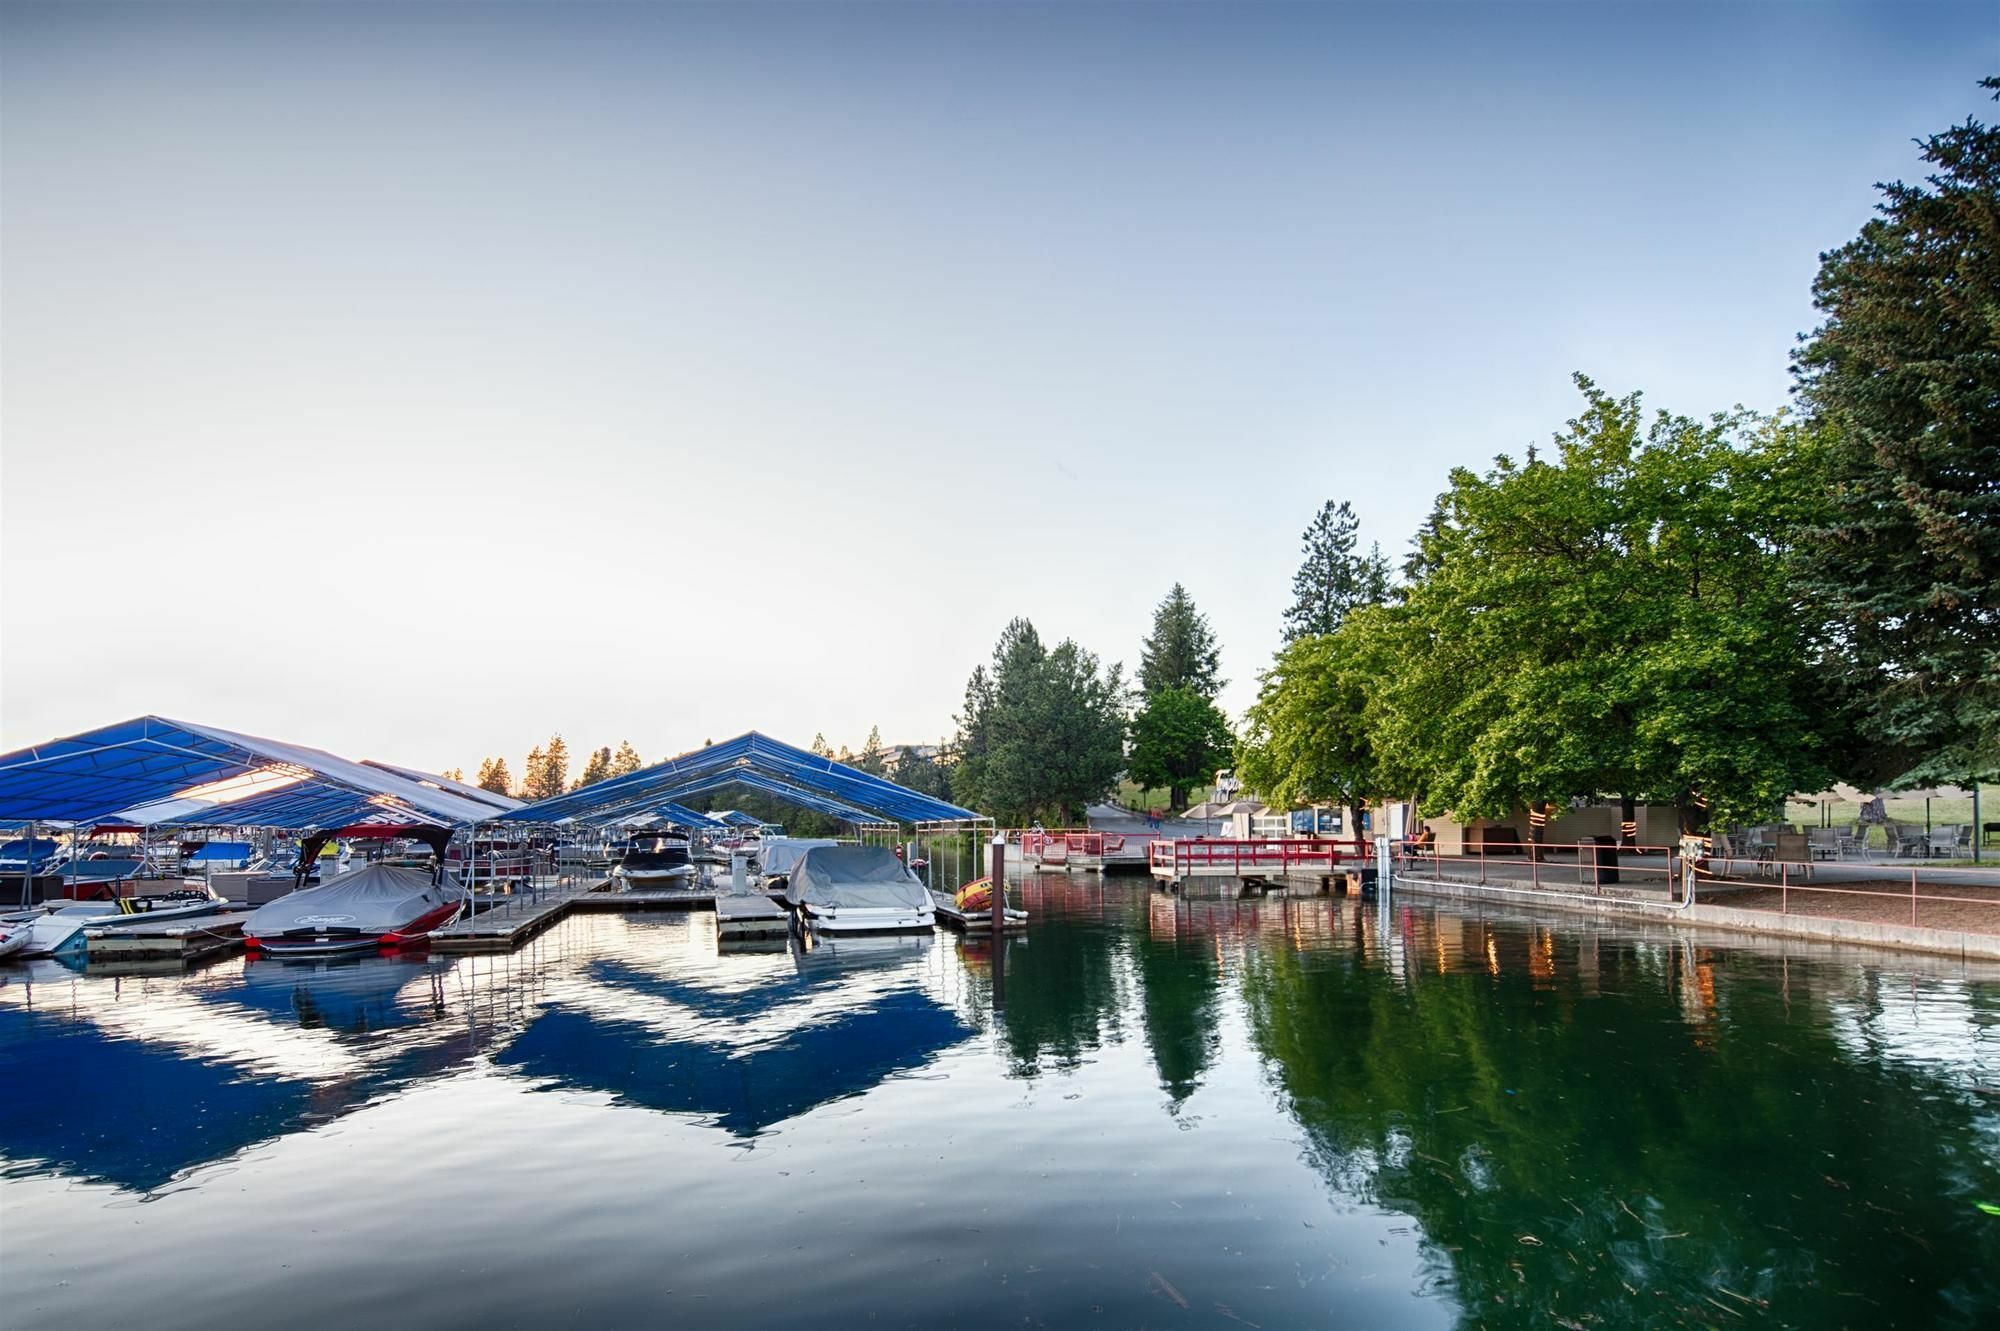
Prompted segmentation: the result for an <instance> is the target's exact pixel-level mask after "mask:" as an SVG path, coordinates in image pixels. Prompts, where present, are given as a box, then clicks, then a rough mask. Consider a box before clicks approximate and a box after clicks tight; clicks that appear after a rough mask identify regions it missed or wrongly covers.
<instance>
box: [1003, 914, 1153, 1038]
mask: <svg viewBox="0 0 2000 1331" xmlns="http://www.w3.org/2000/svg"><path fill="white" fill-rule="evenodd" d="M1030 900H1031V901H1034V900H1035V897H1033V896H1031V897H1030ZM1052 903H1055V904H1052ZM1070 904H1072V905H1073V904H1074V903H1070ZM1029 910H1030V911H1031V912H1034V911H1037V910H1039V911H1041V912H1046V913H1045V914H1043V923H1042V926H1041V927H1040V928H1038V929H1037V930H1036V931H1035V933H1034V936H1033V939H1032V941H1026V942H1024V941H1022V940H1019V939H1015V940H1011V941H1009V943H1008V944H1007V945H1006V948H1007V950H1006V963H1007V999H1006V1011H1005V1017H1004V1019H1003V1021H1002V1023H1001V1030H1002V1033H1003V1035H1004V1038H1005V1040H1006V1043H1007V1050H1008V1053H1009V1054H1010V1055H1011V1056H1012V1058H1013V1063H1014V1072H1015V1074H1016V1075H1018V1076H1033V1075H1035V1074H1036V1073H1038V1072H1042V1071H1045V1070H1047V1068H1049V1067H1055V1068H1065V1067H1074V1066H1076V1065H1077V1064H1078V1063H1079V1062H1081V1061H1082V1058H1083V1055H1084V1054H1085V1053H1087V1052H1089V1051H1090V1050H1093V1049H1097V1048H1100V1047H1101V1046H1102V1045H1103V1044H1104V1043H1105V1042H1106V1041H1107V1040H1108V1039H1116V1038H1117V1037H1118V1034H1119V1013H1120V1010H1121V1009H1122V1008H1123V1006H1124V999H1125V993H1124V986H1123V985H1122V984H1121V982H1120V979H1119V973H1118V965H1117V953H1118V946H1117V940H1116V937H1115V936H1114V934H1113V932H1112V931H1111V930H1110V929H1108V928H1107V927H1106V925H1105V921H1104V918H1103V915H1102V911H1101V903H1098V906H1097V908H1094V909H1075V910H1070V909H1067V908H1065V907H1064V906H1063V905H1062V904H1060V903H1057V898H1056V897H1055V896H1054V894H1049V895H1047V896H1042V897H1041V898H1040V900H1039V902H1038V903H1037V904H1031V905H1030V906H1029Z"/></svg>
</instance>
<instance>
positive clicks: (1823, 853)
mask: <svg viewBox="0 0 2000 1331" xmlns="http://www.w3.org/2000/svg"><path fill="white" fill-rule="evenodd" d="M1806 845H1807V846H1808V847H1810V848H1811V850H1812V856H1813V858H1814V859H1816V860H1830V859H1833V858H1835V857H1836V856H1838V855H1839V854H1840V833H1839V831H1838V830H1836V829H1835V828H1831V827H1809V828H1807V829H1806Z"/></svg>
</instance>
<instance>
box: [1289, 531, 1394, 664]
mask: <svg viewBox="0 0 2000 1331" xmlns="http://www.w3.org/2000/svg"><path fill="white" fill-rule="evenodd" d="M1360 528H1361V524H1360V521H1359V520H1358V519H1357V518H1356V517H1355V516H1354V506H1353V505H1352V504H1350V503H1348V502H1347V501H1346V500H1344V499H1343V500H1341V501H1340V503H1338V504H1336V503H1334V502H1333V500H1331V499H1329V500H1327V501H1326V503H1325V504H1323V505H1321V507H1320V510H1319V513H1318V515H1317V516H1316V517H1314V518H1313V520H1312V525H1311V526H1309V527H1307V528H1306V530H1305V534H1304V535H1303V536H1302V537H1301V538H1300V539H1301V540H1302V541H1303V543H1304V554H1305V558H1304V560H1303V561H1302V562H1301V563H1300V564H1299V571H1298V573H1297V574H1295V575H1294V576H1293V578H1292V605H1291V608H1290V609H1289V610H1287V611H1285V641H1286V642H1295V641H1297V640H1298V639H1300V638H1309V637H1315V636H1318V635H1320V634H1324V633H1332V632H1333V631H1334V630H1335V629H1337V628H1339V627H1340V621H1341V620H1343V619H1345V618H1346V617H1347V612H1348V611H1350V610H1353V609H1355V608H1356V607H1358V606H1364V605H1378V604H1380V603H1381V602H1382V601H1384V600H1386V599H1388V595H1389V561H1388V560H1387V559H1385V558H1384V557H1383V555H1382V549H1381V547H1380V546H1377V545H1371V546H1369V547H1368V553H1367V554H1365V555H1359V554H1356V553H1355V546H1356V544H1357V543H1358V542H1359V539H1360Z"/></svg>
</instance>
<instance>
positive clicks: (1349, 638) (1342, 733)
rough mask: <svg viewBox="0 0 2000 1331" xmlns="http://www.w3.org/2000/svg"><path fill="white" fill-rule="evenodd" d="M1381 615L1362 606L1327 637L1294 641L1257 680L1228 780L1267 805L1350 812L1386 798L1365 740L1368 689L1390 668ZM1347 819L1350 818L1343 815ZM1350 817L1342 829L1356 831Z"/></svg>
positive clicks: (1371, 747)
mask: <svg viewBox="0 0 2000 1331" xmlns="http://www.w3.org/2000/svg"><path fill="white" fill-rule="evenodd" d="M1388 614H1389V612H1388V611H1387V610H1385V609H1384V608H1382V607H1364V608H1362V609H1360V610H1357V611H1356V612H1355V613H1353V614H1352V615H1349V616H1348V617H1347V618H1346V619H1345V620H1344V621H1343V622H1342V624H1341V626H1340V628H1339V629H1338V630H1337V631H1336V632H1333V633H1327V634H1321V635H1318V636H1316V637H1310V638H1299V639H1297V640H1295V641H1293V642H1292V643H1290V644H1288V645H1287V646H1286V647H1285V648H1284V649H1283V650H1282V651H1280V652H1279V653H1278V658H1277V660H1276V661H1274V662H1273V663H1272V665H1271V668H1270V669H1269V670H1267V671H1265V672H1264V674H1263V675H1262V676H1261V677H1260V679H1259V681H1258V689H1257V701H1256V702H1255V703H1253V704H1252V705H1251V707H1250V711H1249V712H1248V714H1247V715H1246V716H1245V718H1244V727H1243V738H1242V741H1241V742H1240V743H1239V744H1238V745H1237V746H1236V775H1237V777H1238V778H1240V779H1241V780H1242V782H1243V784H1244V785H1245V786H1247V787H1248V788H1250V789H1251V790H1255V791H1256V792H1258V793H1259V794H1260V795H1262V796H1264V798H1266V799H1268V800H1270V801H1271V802H1272V803H1273V804H1276V805H1280V806H1284V805H1290V804H1321V803H1325V804H1333V805H1336V806H1338V807H1341V808H1344V809H1348V810H1353V811H1358V810H1359V809H1360V808H1361V806H1362V805H1363V804H1364V803H1366V802H1367V801H1368V800H1369V799H1371V798H1373V797H1375V796H1377V795H1382V794H1386V793H1388V792H1387V791H1385V790H1384V789H1383V787H1382V774H1381V772H1380V770H1379V768H1378V764H1377V762H1376V758H1375V746H1374V744H1373V742H1372V741H1371V738H1370V731H1371V727H1372V726H1373V724H1374V719H1373V718H1372V717H1371V715H1370V707H1369V702H1370V697H1371V689H1372V688H1373V687H1374V685H1375V684H1376V683H1377V682H1378V681H1379V680H1381V679H1382V678H1384V676H1385V675H1386V673H1387V672H1388V671H1390V670H1393V669H1394V668H1395V662H1394V660H1393V658H1392V657H1387V656H1385V653H1384V652H1383V651H1382V650H1381V644H1382V638H1383V634H1382V632H1381V630H1380V628H1379V627H1378V626H1379V625H1381V624H1382V622H1383V620H1384V617H1385V616H1386V615H1388ZM1350 818H1352V814H1350ZM1359 825H1360V823H1359V821H1358V819H1355V820H1353V821H1349V822H1348V824H1347V826H1349V827H1358V826H1359Z"/></svg>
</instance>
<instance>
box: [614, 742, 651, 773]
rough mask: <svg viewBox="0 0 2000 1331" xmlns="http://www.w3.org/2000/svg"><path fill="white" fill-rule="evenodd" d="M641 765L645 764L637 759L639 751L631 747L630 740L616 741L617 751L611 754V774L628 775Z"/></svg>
mask: <svg viewBox="0 0 2000 1331" xmlns="http://www.w3.org/2000/svg"><path fill="white" fill-rule="evenodd" d="M643 766H645V764H644V763H642V762H640V761H639V751H638V750H637V749H635V748H633V747H632V741H631V740H629V739H625V740H620V741H618V752H616V753H614V754H612V755H611V775H612V776H629V775H630V774H631V773H633V772H636V771H638V770H639V769H640V768H641V767H643Z"/></svg>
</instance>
